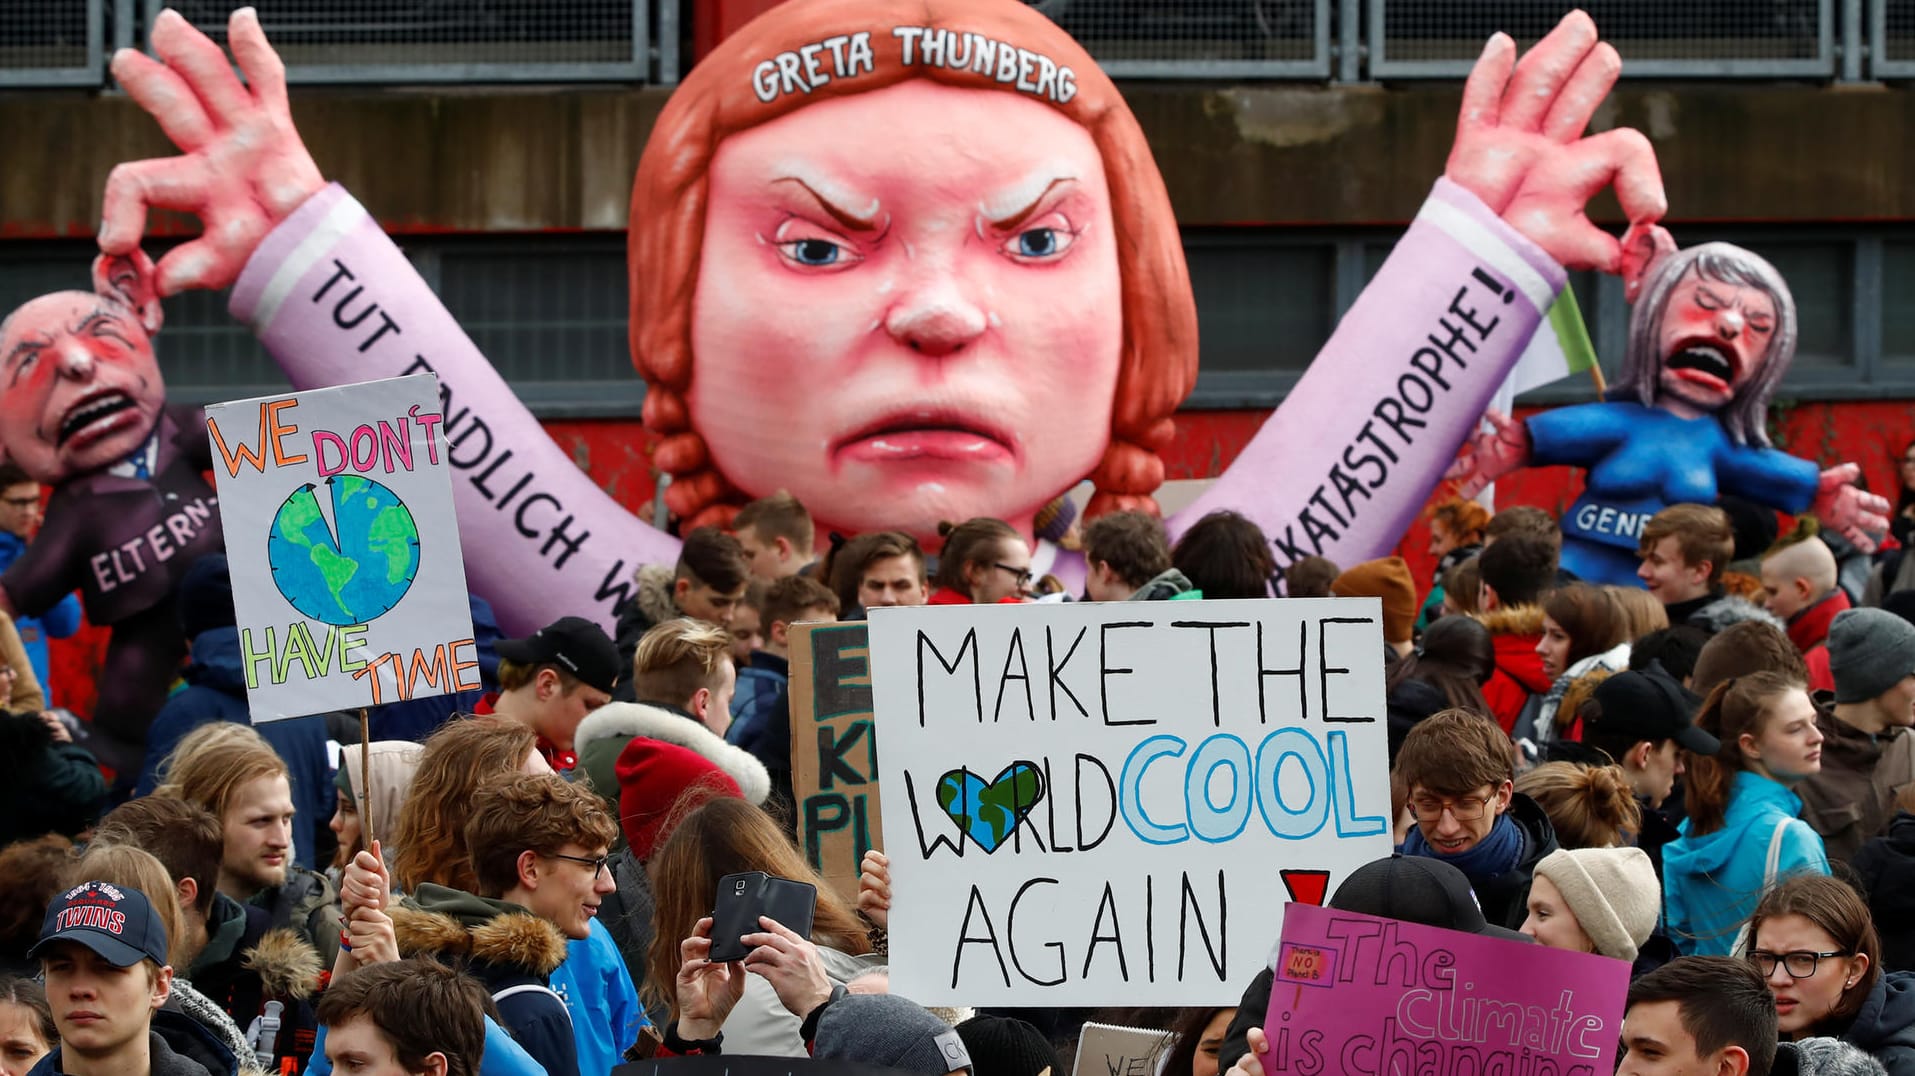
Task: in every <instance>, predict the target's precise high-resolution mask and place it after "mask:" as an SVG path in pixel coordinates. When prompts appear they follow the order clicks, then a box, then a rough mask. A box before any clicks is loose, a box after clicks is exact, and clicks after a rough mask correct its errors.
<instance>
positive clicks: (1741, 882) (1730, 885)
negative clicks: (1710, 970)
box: [1662, 770, 1829, 956]
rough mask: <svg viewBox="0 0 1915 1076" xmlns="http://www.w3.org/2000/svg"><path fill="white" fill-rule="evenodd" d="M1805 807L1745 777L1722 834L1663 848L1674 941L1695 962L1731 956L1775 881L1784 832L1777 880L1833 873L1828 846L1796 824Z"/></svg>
mask: <svg viewBox="0 0 1915 1076" xmlns="http://www.w3.org/2000/svg"><path fill="white" fill-rule="evenodd" d="M1801 811H1802V801H1801V799H1799V798H1798V797H1797V796H1796V795H1795V793H1793V792H1790V791H1789V790H1788V789H1787V788H1785V787H1783V786H1782V785H1781V784H1778V783H1777V782H1775V781H1773V780H1770V779H1769V778H1767V777H1763V776H1761V775H1760V774H1755V773H1750V772H1749V771H1747V770H1742V771H1739V772H1738V773H1737V774H1736V775H1735V781H1734V783H1733V784H1732V785H1731V786H1730V791H1729V810H1728V812H1727V817H1726V818H1725V819H1724V820H1723V824H1722V828H1721V829H1719V830H1716V831H1715V832H1713V833H1710V834H1707V835H1705V836H1701V837H1694V836H1691V835H1690V833H1689V826H1690V822H1689V821H1684V822H1683V823H1682V830H1681V831H1682V836H1680V837H1677V838H1676V839H1675V840H1673V841H1670V842H1669V843H1668V844H1666V845H1663V847H1662V876H1663V901H1664V905H1663V906H1664V909H1665V910H1666V912H1667V913H1668V922H1669V937H1670V938H1671V939H1672V940H1674V942H1675V943H1676V947H1677V948H1678V949H1680V950H1682V952H1683V953H1684V954H1685V955H1689V956H1728V955H1729V954H1730V951H1731V950H1732V949H1734V948H1735V941H1736V935H1737V934H1738V933H1739V932H1740V931H1741V929H1742V924H1743V922H1744V921H1746V920H1747V919H1748V918H1749V914H1750V913H1751V912H1753V911H1755V905H1756V901H1757V900H1759V899H1761V896H1762V890H1763V888H1764V883H1765V880H1766V875H1767V873H1768V860H1769V847H1770V842H1771V841H1773V840H1775V839H1776V836H1777V832H1778V827H1780V838H1781V843H1780V845H1779V846H1778V848H1777V852H1778V855H1777V856H1776V861H1775V877H1777V878H1783V877H1787V876H1788V875H1790V874H1794V873H1798V872H1802V871H1809V872H1813V873H1816V874H1827V873H1828V872H1829V860H1828V855H1827V853H1825V852H1824V851H1823V848H1822V838H1821V837H1819V836H1817V835H1816V832H1815V831H1814V830H1813V829H1810V828H1809V824H1808V823H1807V822H1804V821H1802V820H1801V819H1800V818H1798V817H1796V816H1797V815H1799V814H1800V813H1801Z"/></svg>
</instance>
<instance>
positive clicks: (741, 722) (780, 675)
mask: <svg viewBox="0 0 1915 1076" xmlns="http://www.w3.org/2000/svg"><path fill="white" fill-rule="evenodd" d="M790 679H791V663H790V661H789V660H788V659H786V658H781V657H779V656H778V655H776V654H771V653H767V652H766V651H763V650H754V651H752V652H751V664H750V665H747V666H745V667H744V668H742V669H739V670H738V686H737V687H736V688H735V689H734V690H733V691H732V696H731V727H730V728H728V729H726V730H725V742H727V743H730V744H735V745H737V746H739V747H746V748H748V746H749V744H750V743H751V742H752V740H753V739H755V738H756V737H758V736H759V735H761V734H762V733H763V732H764V730H765V725H766V723H767V722H768V721H770V720H771V716H772V711H773V710H774V709H775V708H776V707H777V706H778V705H779V704H780V703H781V701H782V696H783V695H784V693H785V691H786V690H787V685H788V684H789V683H790Z"/></svg>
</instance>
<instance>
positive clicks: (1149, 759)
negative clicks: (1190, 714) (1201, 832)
mask: <svg viewBox="0 0 1915 1076" xmlns="http://www.w3.org/2000/svg"><path fill="white" fill-rule="evenodd" d="M1187 746H1189V745H1187V744H1186V743H1184V738H1183V737H1181V736H1152V737H1151V738H1150V739H1148V740H1145V741H1144V742H1143V743H1140V744H1138V745H1137V746H1136V747H1135V748H1132V749H1131V752H1130V757H1129V758H1126V759H1125V760H1124V773H1123V776H1122V777H1120V778H1119V779H1118V784H1119V786H1120V787H1121V788H1122V790H1123V791H1122V795H1120V796H1119V797H1118V810H1119V812H1120V813H1121V814H1122V815H1123V816H1124V824H1125V825H1127V826H1129V827H1130V831H1131V832H1132V833H1135V834H1136V835H1137V839H1138V840H1140V841H1143V842H1144V843H1146V844H1182V843H1183V842H1185V841H1187V840H1189V839H1190V829H1189V827H1187V826H1183V825H1176V826H1160V825H1158V824H1157V823H1155V822H1153V821H1151V820H1150V819H1149V818H1148V817H1147V816H1146V815H1145V814H1144V807H1143V804H1142V803H1141V802H1139V801H1140V800H1142V799H1143V784H1144V771H1145V770H1147V769H1149V768H1150V764H1151V763H1153V762H1155V761H1157V760H1158V759H1160V758H1176V757H1178V756H1179V755H1181V754H1183V753H1184V748H1185V747H1187Z"/></svg>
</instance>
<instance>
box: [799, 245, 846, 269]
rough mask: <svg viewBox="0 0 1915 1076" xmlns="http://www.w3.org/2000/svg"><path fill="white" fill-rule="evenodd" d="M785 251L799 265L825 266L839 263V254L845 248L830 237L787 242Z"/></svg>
mask: <svg viewBox="0 0 1915 1076" xmlns="http://www.w3.org/2000/svg"><path fill="white" fill-rule="evenodd" d="M785 251H786V253H788V254H789V255H790V256H791V260H792V261H795V262H797V263H798V264H799V265H813V266H825V265H836V264H838V255H839V254H841V253H843V249H842V248H841V247H839V246H838V244H836V243H833V242H831V241H830V240H828V239H798V240H794V241H792V242H790V243H786V244H785Z"/></svg>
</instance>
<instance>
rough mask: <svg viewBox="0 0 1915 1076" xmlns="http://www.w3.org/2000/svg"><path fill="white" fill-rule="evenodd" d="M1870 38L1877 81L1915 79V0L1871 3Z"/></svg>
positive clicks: (1871, 56) (1875, 0)
mask: <svg viewBox="0 0 1915 1076" xmlns="http://www.w3.org/2000/svg"><path fill="white" fill-rule="evenodd" d="M1869 38H1870V42H1871V45H1870V49H1869V55H1870V58H1871V61H1870V62H1871V64H1872V66H1873V68H1874V74H1875V77H1876V78H1908V77H1910V76H1915V0H1870V3H1869Z"/></svg>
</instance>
